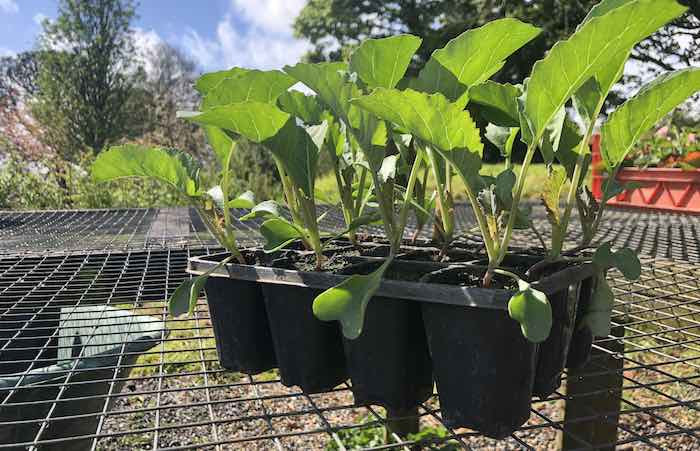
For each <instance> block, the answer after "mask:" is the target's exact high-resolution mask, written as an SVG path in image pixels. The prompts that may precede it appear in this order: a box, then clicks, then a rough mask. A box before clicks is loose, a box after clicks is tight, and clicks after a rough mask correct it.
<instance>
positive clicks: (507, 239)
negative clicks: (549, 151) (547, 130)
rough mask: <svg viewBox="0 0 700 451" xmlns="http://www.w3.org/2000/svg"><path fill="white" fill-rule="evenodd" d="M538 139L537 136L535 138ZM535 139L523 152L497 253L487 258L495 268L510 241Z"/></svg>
mask: <svg viewBox="0 0 700 451" xmlns="http://www.w3.org/2000/svg"><path fill="white" fill-rule="evenodd" d="M537 140H539V137H538V138H537ZM537 140H534V139H533V141H532V144H530V145H529V146H528V148H527V152H526V153H525V159H524V160H523V165H522V167H521V168H520V175H519V176H518V182H517V184H516V187H515V194H514V195H513V203H512V204H511V208H510V214H509V215H508V224H507V225H506V229H505V232H504V234H503V240H502V241H501V245H500V248H499V249H498V255H497V257H496V259H495V260H491V259H489V260H490V261H489V267H490V268H495V267H497V266H498V265H500V264H501V262H502V261H503V258H505V256H506V252H507V251H508V244H509V243H510V237H511V235H512V234H513V228H514V227H515V218H516V217H517V215H518V207H519V205H520V198H521V197H522V195H523V188H525V176H526V175H527V170H528V168H529V167H530V163H531V162H532V157H533V156H534V155H535V149H537V144H535V143H536V142H537Z"/></svg>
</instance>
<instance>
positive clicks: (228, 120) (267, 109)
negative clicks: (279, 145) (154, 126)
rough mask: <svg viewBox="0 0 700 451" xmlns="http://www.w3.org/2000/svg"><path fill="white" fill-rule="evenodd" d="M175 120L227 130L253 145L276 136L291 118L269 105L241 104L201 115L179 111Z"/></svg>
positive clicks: (234, 104) (260, 103)
mask: <svg viewBox="0 0 700 451" xmlns="http://www.w3.org/2000/svg"><path fill="white" fill-rule="evenodd" d="M178 117H182V118H185V119H188V120H190V121H192V122H196V123H198V124H203V125H212V126H215V127H219V128H223V129H225V130H230V131H232V132H234V133H235V134H237V135H242V136H244V137H246V138H248V139H249V140H251V141H253V142H256V143H261V142H263V141H264V140H266V139H268V138H271V137H273V136H275V135H276V134H277V133H278V132H279V131H280V129H281V128H282V127H283V126H284V125H285V124H286V123H287V122H288V121H289V119H290V117H291V116H290V115H289V114H287V113H285V112H284V111H281V110H280V109H279V108H277V107H276V106H274V105H271V104H269V103H263V102H240V103H233V104H230V105H223V106H217V107H214V108H211V109H209V110H206V111H203V112H191V111H180V112H178ZM293 120H294V119H293V118H292V121H293Z"/></svg>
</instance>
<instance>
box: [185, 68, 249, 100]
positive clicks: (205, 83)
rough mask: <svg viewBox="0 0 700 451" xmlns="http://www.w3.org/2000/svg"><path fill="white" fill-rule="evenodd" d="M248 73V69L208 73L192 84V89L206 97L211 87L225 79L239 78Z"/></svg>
mask: <svg viewBox="0 0 700 451" xmlns="http://www.w3.org/2000/svg"><path fill="white" fill-rule="evenodd" d="M248 72H250V69H243V68H241V67H233V68H231V69H228V70H221V71H218V72H209V73H207V74H204V75H202V76H201V77H199V78H198V79H197V81H196V82H195V83H194V87H195V88H196V89H197V91H199V93H200V94H201V95H203V96H204V95H206V94H207V93H208V92H209V91H210V90H211V89H212V88H213V87H215V86H216V85H218V84H219V83H221V81H222V80H223V79H225V78H232V77H239V76H241V75H243V74H246V73H248Z"/></svg>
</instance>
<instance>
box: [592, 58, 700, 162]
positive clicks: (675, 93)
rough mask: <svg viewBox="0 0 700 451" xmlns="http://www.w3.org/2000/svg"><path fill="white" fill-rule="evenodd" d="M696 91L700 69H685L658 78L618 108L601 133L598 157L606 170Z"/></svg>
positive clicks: (699, 84)
mask: <svg viewBox="0 0 700 451" xmlns="http://www.w3.org/2000/svg"><path fill="white" fill-rule="evenodd" d="M697 91H700V69H699V68H688V69H684V70H679V71H675V72H668V73H666V74H663V75H661V76H660V77H658V78H657V79H656V80H654V81H653V82H651V83H649V84H648V85H646V86H645V87H644V88H642V89H641V90H640V91H639V93H638V94H637V95H635V96H634V97H632V98H631V99H629V100H627V101H626V102H625V103H624V104H622V105H621V106H620V107H619V108H618V109H617V110H616V111H615V112H614V113H613V114H611V115H610V118H609V119H608V121H607V122H606V123H605V124H604V125H603V127H602V129H601V140H600V143H601V148H600V154H601V156H602V157H603V161H605V165H606V166H607V167H608V169H610V170H612V169H613V168H615V167H617V166H618V165H620V164H621V163H622V162H623V161H624V159H625V157H626V156H627V154H628V153H629V152H630V150H632V148H633V147H634V145H635V144H636V142H637V140H638V139H639V137H640V136H641V134H642V133H644V132H646V131H647V130H649V129H650V128H651V127H652V126H653V125H654V124H656V123H657V122H658V121H659V120H661V118H663V117H664V116H665V115H666V114H668V113H669V112H670V111H671V110H672V109H673V108H675V107H676V106H677V105H679V104H680V103H682V102H683V101H684V100H686V99H687V98H688V97H690V96H691V95H693V94H694V93H695V92H697Z"/></svg>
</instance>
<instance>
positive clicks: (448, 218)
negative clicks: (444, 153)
mask: <svg viewBox="0 0 700 451" xmlns="http://www.w3.org/2000/svg"><path fill="white" fill-rule="evenodd" d="M425 152H426V154H427V155H428V159H429V160H430V166H431V168H432V171H433V178H435V184H436V185H437V193H438V204H439V205H438V208H439V209H440V220H441V222H442V230H443V233H444V235H443V237H442V238H443V241H444V243H445V244H447V243H449V242H450V241H452V234H453V233H454V217H453V214H452V211H450V205H449V202H448V199H447V196H448V195H449V191H448V189H447V186H448V184H447V183H448V181H447V172H445V184H444V186H443V184H442V183H440V177H439V172H438V166H437V165H438V160H437V157H436V156H435V152H433V149H431V148H430V146H426V147H425ZM448 170H450V167H449V166H448V164H447V162H446V163H445V171H448Z"/></svg>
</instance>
